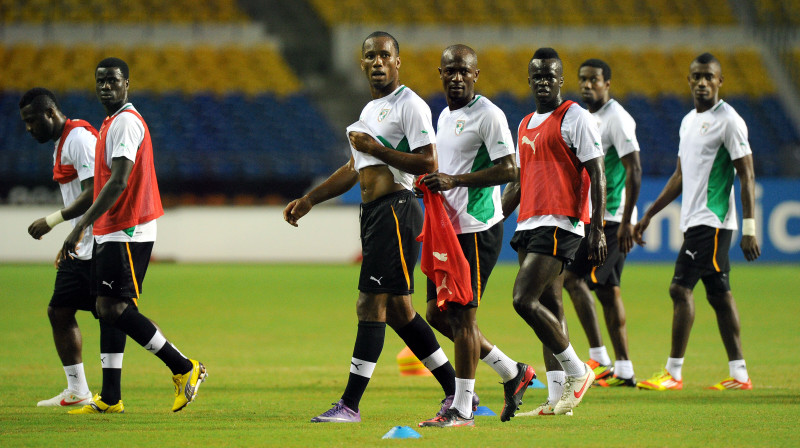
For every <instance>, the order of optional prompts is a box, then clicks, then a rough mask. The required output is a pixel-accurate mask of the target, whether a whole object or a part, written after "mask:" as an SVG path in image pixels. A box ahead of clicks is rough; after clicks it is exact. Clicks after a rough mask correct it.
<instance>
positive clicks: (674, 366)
mask: <svg viewBox="0 0 800 448" xmlns="http://www.w3.org/2000/svg"><path fill="white" fill-rule="evenodd" d="M666 369H667V372H669V374H670V375H672V377H673V378H675V380H676V381H680V380H682V379H683V376H682V375H681V369H683V358H667V367H666Z"/></svg>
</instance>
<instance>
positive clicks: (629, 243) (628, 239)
mask: <svg viewBox="0 0 800 448" xmlns="http://www.w3.org/2000/svg"><path fill="white" fill-rule="evenodd" d="M617 240H619V250H620V251H621V252H622V253H623V254H627V253H628V252H630V251H631V249H633V224H631V223H621V224H620V225H619V230H617Z"/></svg>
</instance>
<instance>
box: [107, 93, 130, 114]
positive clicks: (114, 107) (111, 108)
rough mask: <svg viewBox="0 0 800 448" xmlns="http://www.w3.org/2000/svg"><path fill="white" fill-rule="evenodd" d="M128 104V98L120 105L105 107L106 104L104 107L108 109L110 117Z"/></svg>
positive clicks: (119, 103)
mask: <svg viewBox="0 0 800 448" xmlns="http://www.w3.org/2000/svg"><path fill="white" fill-rule="evenodd" d="M127 102H128V98H127V97H126V98H125V99H124V100H122V101H120V102H118V103H114V104H109V105H105V104H104V105H103V107H105V108H106V116H107V117H110V116H112V115H114V114H115V113H116V112H117V111H118V110H120V109H122V106H124V105H125V104H126V103H127Z"/></svg>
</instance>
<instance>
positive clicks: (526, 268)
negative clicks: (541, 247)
mask: <svg viewBox="0 0 800 448" xmlns="http://www.w3.org/2000/svg"><path fill="white" fill-rule="evenodd" d="M519 257H520V268H519V272H518V274H517V278H516V280H515V281H514V290H513V303H514V310H515V311H516V312H517V314H519V315H520V317H522V319H523V320H524V321H525V322H526V323H527V324H528V325H529V326H530V327H531V328H532V329H533V331H534V333H536V336H537V337H538V338H539V340H540V341H542V343H543V344H544V345H546V346H547V347H549V348H550V349H551V350H553V351H554V352H559V353H560V352H562V351H564V350H566V349H567V346H569V339H568V338H567V336H566V334H565V333H564V331H563V330H562V328H561V323H560V322H559V321H558V319H557V318H556V316H555V315H554V314H553V312H552V311H550V310H549V309H547V307H545V306H544V305H543V304H542V303H541V302H540V298H541V296H542V293H543V292H544V291H545V289H546V288H547V287H548V286H549V285H550V284H551V283H552V282H553V281H554V280H555V279H556V278H557V277H558V275H559V273H560V272H561V268H562V265H563V262H562V261H561V260H559V259H558V258H556V257H553V256H549V255H544V254H539V253H535V252H534V253H526V252H520V255H519Z"/></svg>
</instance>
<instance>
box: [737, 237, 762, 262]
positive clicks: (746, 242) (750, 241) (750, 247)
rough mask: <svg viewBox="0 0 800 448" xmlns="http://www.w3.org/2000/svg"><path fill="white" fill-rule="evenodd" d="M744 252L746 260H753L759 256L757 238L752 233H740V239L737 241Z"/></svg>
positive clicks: (759, 250)
mask: <svg viewBox="0 0 800 448" xmlns="http://www.w3.org/2000/svg"><path fill="white" fill-rule="evenodd" d="M739 245H740V246H741V247H742V252H743V253H744V258H745V259H746V260H747V261H754V260H755V259H756V258H758V257H760V256H761V248H759V247H758V240H757V239H756V237H755V236H753V235H742V241H741V243H739Z"/></svg>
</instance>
